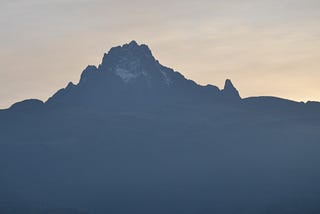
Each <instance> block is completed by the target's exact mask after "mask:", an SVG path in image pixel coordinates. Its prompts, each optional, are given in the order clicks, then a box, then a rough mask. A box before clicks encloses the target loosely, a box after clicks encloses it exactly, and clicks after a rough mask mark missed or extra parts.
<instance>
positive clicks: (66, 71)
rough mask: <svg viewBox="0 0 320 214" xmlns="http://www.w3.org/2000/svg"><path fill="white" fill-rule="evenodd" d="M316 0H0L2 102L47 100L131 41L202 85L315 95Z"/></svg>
mask: <svg viewBox="0 0 320 214" xmlns="http://www.w3.org/2000/svg"><path fill="white" fill-rule="evenodd" d="M319 11H320V1H318V0H305V1H301V0H269V1H260V0H244V1H238V0H227V1H217V0H199V1H191V0H185V1H169V0H162V1H152V0H148V1H147V0H138V1H135V0H122V1H121V0H117V1H108V0H105V1H102V0H91V1H89V0H64V1H62V0H29V1H24V0H1V1H0V23H1V33H0V50H1V51H0V65H1V69H0V77H1V78H0V108H6V107H9V106H10V105H11V104H13V103H14V102H16V101H19V100H23V99H27V98H40V99H42V100H47V98H48V97H49V96H51V95H52V94H53V93H54V92H55V91H57V90H58V89H59V88H62V87H65V86H66V84H67V83H68V82H69V81H73V82H74V83H77V82H78V81H79V77H80V74H81V71H82V70H83V69H84V68H85V67H86V66H87V65H88V64H94V65H98V64H99V63H100V62H101V58H102V56H103V53H104V52H107V51H108V50H109V49H110V48H111V47H113V46H117V45H121V44H124V43H128V42H130V41H131V40H136V41H137V42H138V43H145V44H148V45H149V47H150V48H151V49H152V51H153V54H154V56H155V57H156V58H157V59H159V60H160V62H161V63H162V64H164V65H167V66H170V67H172V68H174V69H175V70H177V71H179V72H181V73H182V74H184V75H185V76H186V77H187V78H189V79H193V80H195V81H197V82H198V83H199V84H203V85H205V84H214V85H218V86H219V87H220V88H221V87H223V83H224V80H225V79H227V78H230V79H232V81H233V83H234V84H235V85H236V87H237V88H238V89H239V91H240V93H241V96H242V97H248V96H257V95H259V96H260V95H272V96H280V97H284V98H288V99H293V100H298V101H301V100H302V101H307V100H317V101H319V100H320V84H319V82H320V73H319V70H320V60H319V59H320V25H319V20H320V13H319Z"/></svg>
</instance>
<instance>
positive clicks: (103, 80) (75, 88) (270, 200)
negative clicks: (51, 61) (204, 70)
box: [0, 41, 320, 214]
mask: <svg viewBox="0 0 320 214" xmlns="http://www.w3.org/2000/svg"><path fill="white" fill-rule="evenodd" d="M319 113H320V104H319V103H318V102H307V103H300V102H295V101H290V100H286V99H281V98H276V97H249V98H241V97H240V94H239V92H238V90H237V89H236V87H234V85H233V83H232V82H231V80H229V79H227V80H226V82H225V86H224V88H223V89H221V90H220V89H219V88H218V87H216V86H213V85H207V86H201V85H198V84H197V83H195V82H194V81H192V80H188V79H186V78H185V77H184V76H183V75H182V74H180V73H179V72H176V71H174V70H172V69H170V68H168V67H165V66H163V65H161V64H160V63H159V61H157V60H156V59H155V58H154V57H153V55H152V53H151V50H150V49H149V48H148V46H146V45H139V44H137V43H136V42H135V41H132V42H130V43H129V44H125V45H122V46H118V47H114V48H112V49H111V50H110V51H109V52H108V53H107V54H105V55H104V56H103V59H102V62H101V64H100V65H99V66H97V67H96V66H93V65H90V66H88V67H87V68H85V69H84V71H83V72H82V74H81V76H80V80H79V82H78V83H77V84H74V83H69V84H68V85H67V86H66V87H65V88H63V89H60V90H58V91H57V92H56V93H55V94H54V95H53V96H52V97H51V98H49V99H48V100H47V101H46V102H42V101H40V100H35V99H30V100H25V101H22V102H18V103H15V104H13V105H12V106H11V107H10V108H9V109H4V110H0V212H1V213H8V214H9V213H15V214H17V213H19V214H20V213H27V212H31V213H32V212H34V213H37V212H39V213H43V212H44V213H45V212H49V210H54V213H68V212H71V211H72V212H75V213H77V212H80V213H82V212H84V213H92V214H100V213H101V214H102V213H114V214H124V213H142V214H143V213H153V214H156V213H159V214H160V213H172V214H177V213H185V214H195V213H197V214H200V213H221V214H227V213H228V214H231V213H232V214H233V213H237V214H238V213H254V214H257V213H281V214H283V213H290V214H292V213H311V214H312V213H319V212H320V206H319V203H318V202H319V200H320V185H319V182H318V181H319V180H320V170H319V167H318V163H319V162H320V157H319V151H320V132H319V130H320V114H319ZM44 205H45V206H44ZM8 207H9V208H8ZM70 208H72V209H70ZM8 210H9V211H8ZM30 210H32V211H30Z"/></svg>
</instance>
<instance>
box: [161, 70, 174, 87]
mask: <svg viewBox="0 0 320 214" xmlns="http://www.w3.org/2000/svg"><path fill="white" fill-rule="evenodd" d="M160 72H161V74H162V76H163V79H164V82H165V83H166V84H167V85H171V84H172V83H173V81H172V80H171V79H170V78H169V77H168V74H167V73H166V72H165V71H164V70H162V69H160Z"/></svg>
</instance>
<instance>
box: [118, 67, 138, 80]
mask: <svg viewBox="0 0 320 214" xmlns="http://www.w3.org/2000/svg"><path fill="white" fill-rule="evenodd" d="M115 74H116V75H118V76H119V77H120V78H121V79H122V80H123V81H124V82H129V81H130V80H131V79H134V78H137V77H138V76H139V74H135V73H133V72H131V71H129V70H127V69H123V68H116V69H115Z"/></svg>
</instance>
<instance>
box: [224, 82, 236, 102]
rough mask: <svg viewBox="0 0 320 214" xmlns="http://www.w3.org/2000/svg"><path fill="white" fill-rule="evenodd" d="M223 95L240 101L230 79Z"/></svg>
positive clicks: (225, 85) (225, 84) (226, 83)
mask: <svg viewBox="0 0 320 214" xmlns="http://www.w3.org/2000/svg"><path fill="white" fill-rule="evenodd" d="M222 93H223V94H224V95H226V96H227V97H230V98H233V99H240V95H239V92H238V90H237V89H236V88H235V87H234V86H233V84H232V82H231V80H230V79H226V81H225V83H224V88H223V90H222Z"/></svg>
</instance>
